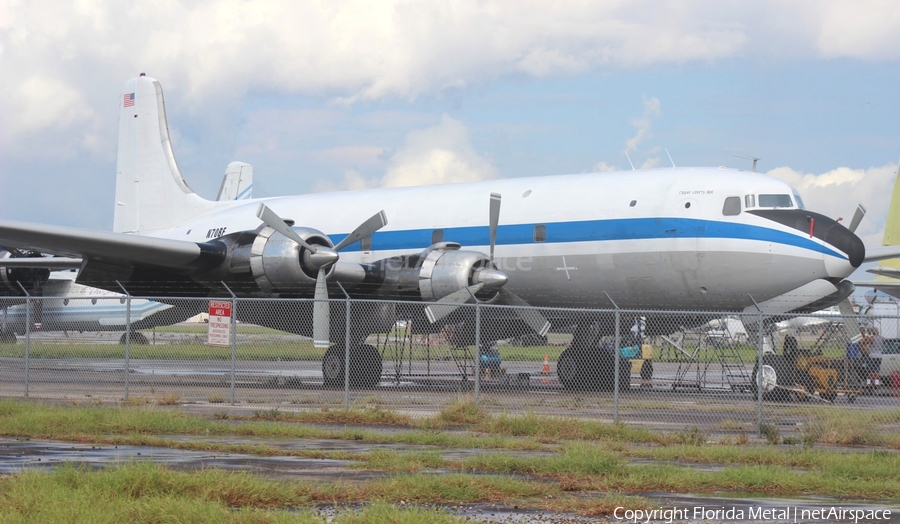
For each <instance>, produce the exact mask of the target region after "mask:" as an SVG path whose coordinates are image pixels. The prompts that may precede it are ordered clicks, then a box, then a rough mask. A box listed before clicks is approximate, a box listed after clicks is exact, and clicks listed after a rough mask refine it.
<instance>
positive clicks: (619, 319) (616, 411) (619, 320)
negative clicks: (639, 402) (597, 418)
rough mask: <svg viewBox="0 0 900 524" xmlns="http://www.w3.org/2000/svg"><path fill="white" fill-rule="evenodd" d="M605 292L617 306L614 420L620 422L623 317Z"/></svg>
mask: <svg viewBox="0 0 900 524" xmlns="http://www.w3.org/2000/svg"><path fill="white" fill-rule="evenodd" d="M603 294H604V295H606V298H608V299H609V301H610V302H612V305H613V307H614V308H616V313H615V316H616V335H615V338H614V342H613V345H614V348H613V351H614V354H615V357H614V361H613V362H614V364H613V422H618V421H619V366H620V362H619V353H620V350H619V346H621V343H622V339H621V338H620V335H619V328H620V327H621V324H622V317H621V312H620V311H619V305H618V304H616V302H615V301H614V300H613V299H612V297H611V296H609V294H608V293H607V292H606V291H604V292H603Z"/></svg>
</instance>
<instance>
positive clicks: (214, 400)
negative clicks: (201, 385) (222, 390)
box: [206, 395, 225, 404]
mask: <svg viewBox="0 0 900 524" xmlns="http://www.w3.org/2000/svg"><path fill="white" fill-rule="evenodd" d="M206 401H207V402H209V403H210V404H223V403H224V402H225V398H224V397H223V396H222V395H210V396H208V397H206Z"/></svg>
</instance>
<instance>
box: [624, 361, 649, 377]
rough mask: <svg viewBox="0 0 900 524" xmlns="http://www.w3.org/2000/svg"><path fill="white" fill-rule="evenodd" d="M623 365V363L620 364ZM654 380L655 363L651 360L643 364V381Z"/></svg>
mask: <svg viewBox="0 0 900 524" xmlns="http://www.w3.org/2000/svg"><path fill="white" fill-rule="evenodd" d="M619 364H621V362H620V363H619ZM652 379H653V362H650V361H649V360H645V361H644V363H643V364H641V380H652Z"/></svg>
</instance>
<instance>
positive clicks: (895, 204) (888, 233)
mask: <svg viewBox="0 0 900 524" xmlns="http://www.w3.org/2000/svg"><path fill="white" fill-rule="evenodd" d="M881 244H882V245H884V246H897V245H900V165H898V166H897V179H896V180H895V181H894V191H893V193H891V205H890V207H889V208H888V216H887V224H885V226H884V237H883V238H882V241H881ZM879 266H880V267H883V268H894V269H900V259H896V258H893V259H888V260H882V261H881V263H880V264H879ZM875 280H876V281H885V282H891V281H893V282H896V279H895V278H891V277H886V276H882V275H878V276H877V277H875Z"/></svg>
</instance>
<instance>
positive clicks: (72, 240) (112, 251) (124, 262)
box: [0, 220, 223, 271]
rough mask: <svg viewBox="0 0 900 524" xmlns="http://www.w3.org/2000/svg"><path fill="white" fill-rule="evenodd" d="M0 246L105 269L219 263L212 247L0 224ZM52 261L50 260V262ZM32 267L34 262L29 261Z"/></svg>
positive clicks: (187, 267) (179, 267) (173, 267)
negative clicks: (97, 265)
mask: <svg viewBox="0 0 900 524" xmlns="http://www.w3.org/2000/svg"><path fill="white" fill-rule="evenodd" d="M0 245H4V246H10V247H18V248H23V249H30V250H37V251H40V252H43V253H50V254H54V255H60V256H63V257H74V258H81V259H83V261H84V262H85V263H86V264H88V265H90V264H91V262H97V263H102V264H103V265H107V266H122V267H125V268H129V267H155V268H165V269H171V270H176V271H179V270H180V271H184V270H190V269H193V268H196V267H198V266H201V265H205V263H206V262H210V263H213V262H215V261H221V258H222V256H223V254H222V253H220V252H219V251H218V249H217V247H218V246H216V245H215V244H212V243H204V244H199V243H197V242H188V241H184V240H172V239H165V238H154V237H145V236H139V235H129V234H125V233H111V232H106V231H93V230H88V229H77V228H72V227H65V226H49V225H44V224H33V223H28V222H16V221H11V220H0ZM51 260H52V259H51ZM29 262H31V263H32V264H33V262H34V259H29Z"/></svg>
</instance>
